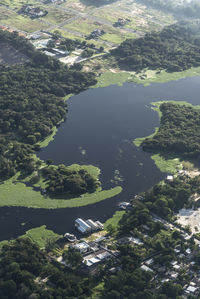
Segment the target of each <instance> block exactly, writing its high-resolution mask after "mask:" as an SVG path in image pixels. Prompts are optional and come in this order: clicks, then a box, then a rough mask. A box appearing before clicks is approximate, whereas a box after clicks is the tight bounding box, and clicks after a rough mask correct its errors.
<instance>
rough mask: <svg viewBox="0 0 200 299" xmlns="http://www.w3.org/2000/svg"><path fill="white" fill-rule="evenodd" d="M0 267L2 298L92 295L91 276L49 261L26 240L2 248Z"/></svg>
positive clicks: (72, 298) (49, 298) (22, 298)
mask: <svg viewBox="0 0 200 299" xmlns="http://www.w3.org/2000/svg"><path fill="white" fill-rule="evenodd" d="M0 268H1V271H0V298H1V299H16V298H18V299H25V298H29V299H40V298H41V299H54V298H58V299H59V298H60V299H61V298H69V299H75V298H77V297H78V298H82V299H84V298H87V297H88V295H89V294H90V293H91V289H92V279H91V278H90V277H85V276H80V275H77V274H76V273H75V271H71V270H69V269H68V270H67V269H64V268H63V267H61V265H59V264H56V263H52V262H50V261H49V259H48V258H47V256H46V253H44V252H42V251H40V249H39V247H38V246H37V245H36V244H35V243H33V242H32V241H31V240H30V239H28V238H18V239H16V240H15V241H13V242H12V243H11V244H9V245H4V246H3V248H2V250H1V252H0ZM45 279H46V280H45Z"/></svg>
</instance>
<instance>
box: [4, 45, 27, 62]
mask: <svg viewBox="0 0 200 299" xmlns="http://www.w3.org/2000/svg"><path fill="white" fill-rule="evenodd" d="M26 61H28V58H27V57H26V56H25V55H24V54H22V53H20V51H17V50H15V49H14V48H13V47H11V46H10V45H6V44H1V51H0V64H8V65H13V64H18V63H24V62H26Z"/></svg>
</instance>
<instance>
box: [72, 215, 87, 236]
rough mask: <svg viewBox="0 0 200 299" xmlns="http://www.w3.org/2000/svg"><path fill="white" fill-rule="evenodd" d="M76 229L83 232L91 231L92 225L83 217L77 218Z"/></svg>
mask: <svg viewBox="0 0 200 299" xmlns="http://www.w3.org/2000/svg"><path fill="white" fill-rule="evenodd" d="M75 227H76V229H77V230H78V231H79V232H80V233H82V234H88V233H91V226H90V225H88V224H87V223H86V222H85V221H84V220H83V219H81V218H77V219H76V220H75Z"/></svg>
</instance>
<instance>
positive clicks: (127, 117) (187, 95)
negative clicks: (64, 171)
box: [0, 77, 200, 240]
mask: <svg viewBox="0 0 200 299" xmlns="http://www.w3.org/2000/svg"><path fill="white" fill-rule="evenodd" d="M199 83H200V78H199V77H194V78H186V79H181V80H179V81H175V82H169V83H164V84H151V85H150V86H148V87H144V86H142V85H137V84H132V83H126V84H124V85H123V86H121V87H119V86H110V87H106V88H97V89H89V90H87V91H84V92H82V93H80V94H79V95H76V96H73V97H72V98H71V99H70V100H69V101H68V109H69V112H68V115H67V120H66V121H65V123H63V124H62V125H61V126H60V128H59V130H58V133H57V134H56V136H55V139H54V141H52V142H51V143H50V144H49V145H48V147H47V148H44V149H43V150H41V152H40V153H39V157H40V158H41V159H44V160H47V159H53V160H54V163H55V164H59V163H64V164H66V165H70V164H73V163H79V164H92V165H95V166H98V167H99V168H100V169H101V176H100V179H101V182H102V186H103V188H105V189H108V188H111V187H113V186H116V185H121V186H122V187H123V192H122V193H121V194H119V195H117V196H116V197H114V198H112V199H108V200H105V201H102V202H99V203H97V204H94V205H89V206H87V207H80V208H72V209H58V210H43V209H27V208H15V207H11V208H7V207H5V208H1V209H0V227H1V234H0V240H3V239H8V238H11V237H16V236H17V235H20V234H22V233H24V232H25V231H26V230H27V229H30V228H32V227H37V226H40V225H43V224H46V225H47V227H48V228H50V229H53V230H54V231H55V232H58V233H65V232H66V231H71V232H73V230H74V220H75V219H76V218H77V217H83V218H89V217H90V218H93V219H99V220H101V221H105V220H106V219H107V218H108V217H110V216H111V215H112V214H113V213H114V211H115V209H116V204H117V202H119V201H122V200H127V199H129V198H131V197H132V196H134V195H135V194H137V193H138V192H140V191H144V190H146V189H147V188H149V187H151V186H152V185H153V184H155V183H157V182H158V181H160V180H161V179H162V178H164V177H165V176H166V174H163V173H161V172H160V171H159V170H158V169H157V168H156V167H155V165H154V162H153V161H152V160H151V159H150V154H148V153H144V152H143V151H142V150H141V149H140V148H137V147H135V146H134V145H133V142H132V141H133V140H134V139H135V138H137V137H142V136H147V135H149V134H151V133H152V132H153V131H154V128H155V127H156V126H158V125H159V119H158V115H157V113H156V112H155V111H153V110H152V109H151V106H150V103H151V102H152V101H160V100H182V101H183V100H184V101H188V102H190V103H192V104H194V105H199V104H200V98H199V94H200V84H199ZM21 223H25V225H23V226H22V225H21Z"/></svg>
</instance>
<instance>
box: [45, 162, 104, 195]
mask: <svg viewBox="0 0 200 299" xmlns="http://www.w3.org/2000/svg"><path fill="white" fill-rule="evenodd" d="M42 177H43V178H45V180H46V181H47V187H46V191H47V193H48V194H50V196H51V195H52V196H53V195H56V196H59V195H62V194H63V193H68V194H70V195H80V194H84V193H86V192H88V193H92V192H94V191H95V190H96V189H97V187H98V186H99V182H98V180H97V179H95V178H94V177H93V176H91V175H90V174H89V173H88V172H87V171H86V170H84V169H80V170H69V169H68V167H66V166H65V165H62V164H60V165H58V166H57V167H55V166H50V167H44V168H43V169H42Z"/></svg>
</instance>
